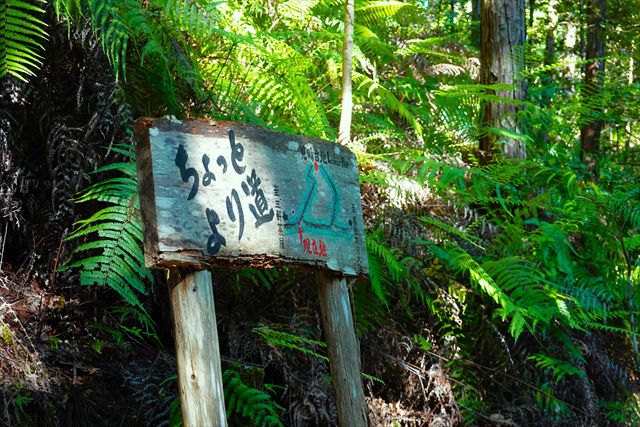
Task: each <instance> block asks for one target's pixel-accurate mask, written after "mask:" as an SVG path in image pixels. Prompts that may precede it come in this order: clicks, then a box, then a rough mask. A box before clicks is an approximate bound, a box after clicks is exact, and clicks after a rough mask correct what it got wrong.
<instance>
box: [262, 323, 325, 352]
mask: <svg viewBox="0 0 640 427" xmlns="http://www.w3.org/2000/svg"><path fill="white" fill-rule="evenodd" d="M252 332H254V333H256V334H257V335H258V336H260V337H261V338H262V339H263V340H264V341H265V342H266V343H267V344H269V345H273V346H275V347H283V348H290V349H292V350H296V351H299V352H301V353H305V354H308V355H310V356H313V357H316V358H318V359H321V360H324V361H329V358H328V357H327V356H325V355H323V354H320V353H318V352H316V351H314V350H310V349H309V348H307V347H305V346H310V347H322V348H326V346H327V344H326V343H324V342H322V341H316V340H312V339H309V338H305V337H301V336H298V335H295V334H291V333H289V332H284V331H277V330H275V329H272V328H269V327H268V326H260V327H257V328H253V329H252Z"/></svg>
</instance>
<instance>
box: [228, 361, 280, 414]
mask: <svg viewBox="0 0 640 427" xmlns="http://www.w3.org/2000/svg"><path fill="white" fill-rule="evenodd" d="M222 381H223V383H224V397H225V403H226V407H227V418H229V417H231V416H232V415H233V414H237V415H240V416H242V417H248V418H249V419H251V420H252V421H253V422H255V424H256V425H259V426H266V427H272V426H275V427H280V426H284V424H283V423H282V421H281V420H280V416H279V415H278V413H279V412H282V411H283V410H284V408H282V407H281V406H280V405H278V404H277V403H276V402H274V401H273V399H272V398H271V396H270V395H268V394H267V393H265V392H264V391H262V390H259V389H257V388H253V387H249V386H248V385H246V384H245V383H244V382H243V381H242V378H240V374H238V372H236V371H234V370H230V369H228V370H226V371H224V373H223V374H222Z"/></svg>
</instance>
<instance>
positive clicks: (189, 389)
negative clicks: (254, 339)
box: [168, 269, 227, 427]
mask: <svg viewBox="0 0 640 427" xmlns="http://www.w3.org/2000/svg"><path fill="white" fill-rule="evenodd" d="M168 282H169V286H170V288H169V289H170V296H171V307H172V311H173V325H174V330H175V340H176V356H177V359H178V386H179V389H180V406H181V408H182V419H183V422H184V426H185V427H199V426H215V427H226V425H227V418H226V413H225V407H224V391H223V388H222V369H221V367H220V347H219V345H218V328H217V326H216V313H215V307H214V302H213V283H212V280H211V273H210V272H209V271H206V270H205V271H197V272H193V273H187V274H185V273H183V272H181V271H180V270H178V269H171V270H169V273H168Z"/></svg>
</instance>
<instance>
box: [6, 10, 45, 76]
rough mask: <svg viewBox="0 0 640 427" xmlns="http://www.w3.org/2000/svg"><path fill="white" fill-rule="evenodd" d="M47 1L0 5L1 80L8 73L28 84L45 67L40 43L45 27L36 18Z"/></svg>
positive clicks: (43, 36) (43, 38)
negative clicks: (41, 67) (41, 66)
mask: <svg viewBox="0 0 640 427" xmlns="http://www.w3.org/2000/svg"><path fill="white" fill-rule="evenodd" d="M38 3H39V4H43V3H45V2H44V0H28V1H27V0H5V1H3V2H2V4H0V78H2V77H4V76H5V75H7V74H9V75H12V76H14V77H17V78H18V79H20V80H23V81H26V78H27V77H28V76H33V75H35V73H34V70H35V69H37V68H39V67H40V65H41V64H42V56H41V55H40V54H39V53H38V51H39V50H41V49H42V44H41V42H42V41H43V40H45V39H46V38H47V33H46V31H45V30H44V27H46V24H45V23H44V22H43V21H42V20H40V19H39V18H37V16H38V15H41V14H42V13H44V10H43V9H42V8H41V7H39V6H37V4H38Z"/></svg>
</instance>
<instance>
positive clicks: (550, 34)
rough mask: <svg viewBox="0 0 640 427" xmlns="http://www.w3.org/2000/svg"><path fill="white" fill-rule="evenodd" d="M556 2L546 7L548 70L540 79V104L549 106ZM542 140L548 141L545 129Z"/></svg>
mask: <svg viewBox="0 0 640 427" xmlns="http://www.w3.org/2000/svg"><path fill="white" fill-rule="evenodd" d="M557 3H558V1H557V0H549V5H548V6H547V29H546V34H545V50H544V65H545V66H548V67H549V68H548V69H547V70H546V71H545V72H544V75H543V77H542V83H543V85H544V90H543V92H542V104H543V105H544V106H549V105H550V104H551V99H552V92H551V91H552V88H553V84H554V70H553V68H551V65H553V64H555V62H556V35H555V34H556V30H557V28H558V12H557V11H556V5H557ZM541 138H542V140H543V141H544V142H545V143H547V142H548V141H549V132H548V130H547V129H546V127H545V128H543V130H542V134H541Z"/></svg>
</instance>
